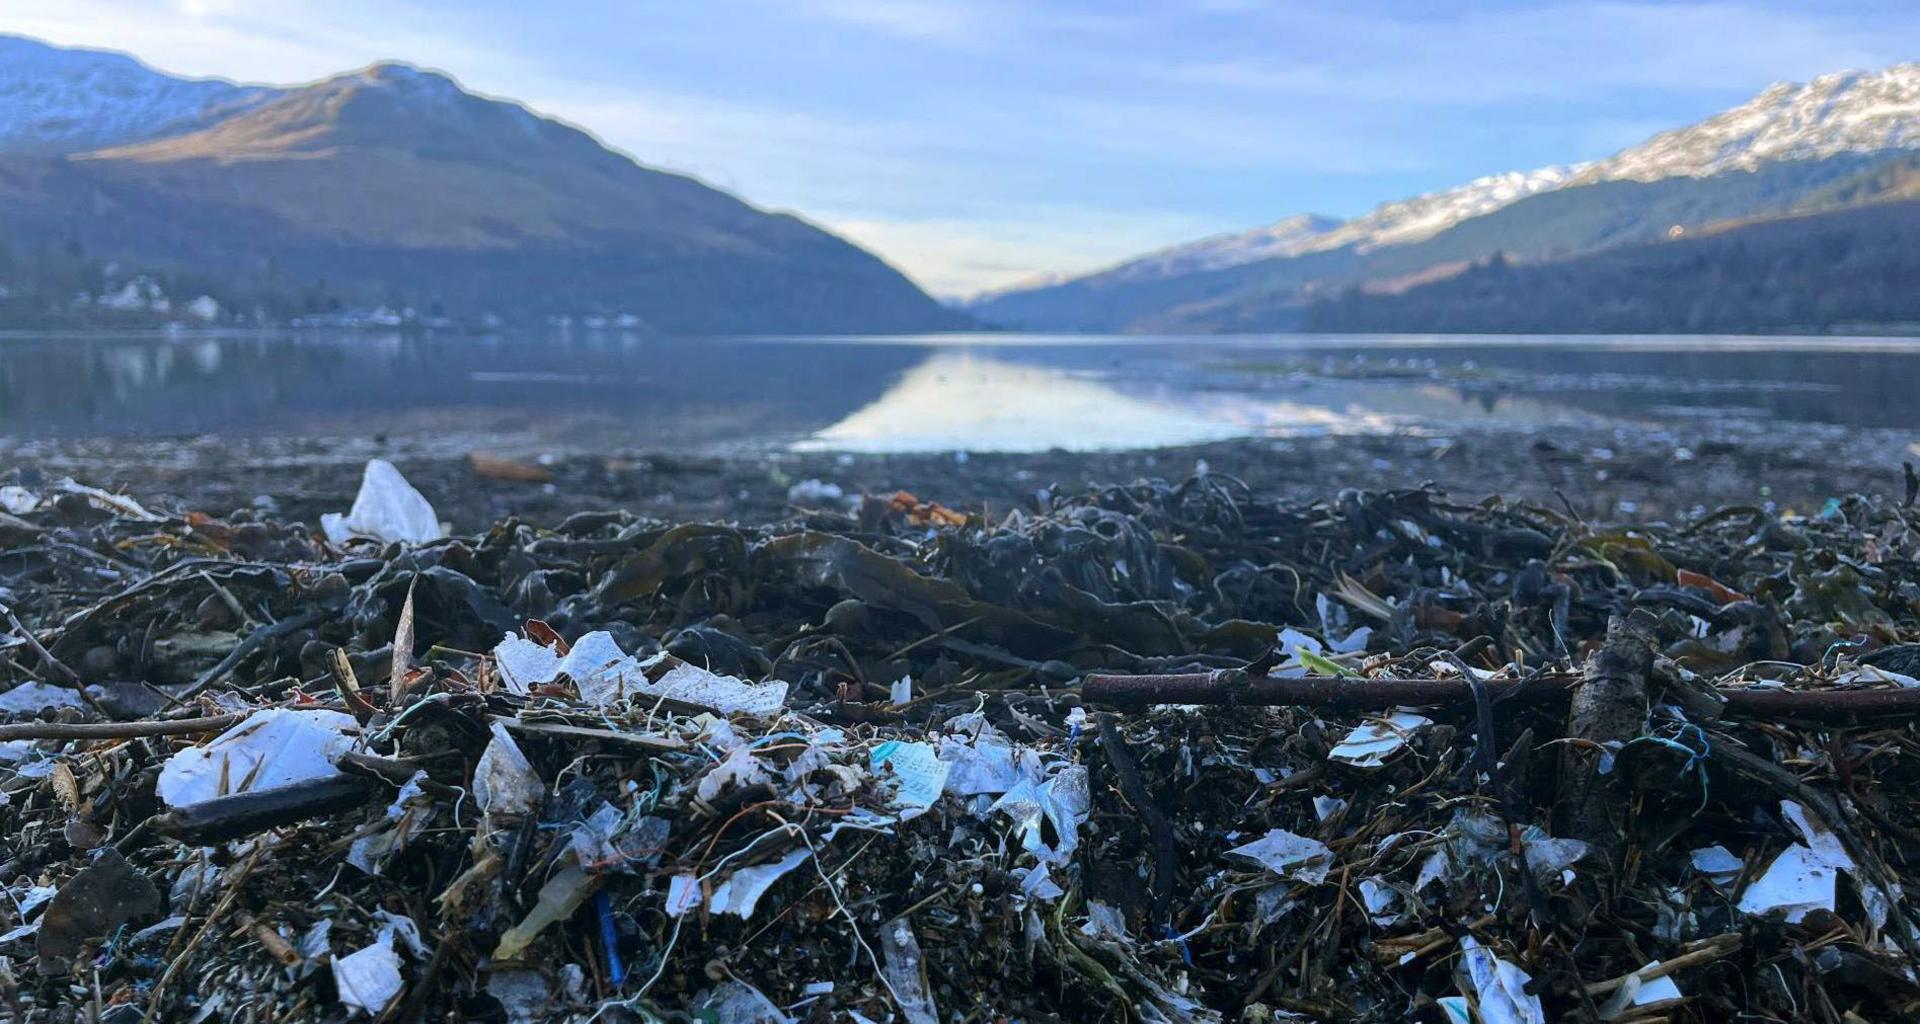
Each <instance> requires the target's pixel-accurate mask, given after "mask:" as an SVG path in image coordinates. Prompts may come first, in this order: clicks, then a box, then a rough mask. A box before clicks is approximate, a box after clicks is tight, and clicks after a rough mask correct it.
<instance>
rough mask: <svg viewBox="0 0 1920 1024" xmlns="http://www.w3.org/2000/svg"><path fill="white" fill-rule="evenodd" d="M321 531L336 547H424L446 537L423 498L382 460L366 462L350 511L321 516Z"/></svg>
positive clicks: (396, 470)
mask: <svg viewBox="0 0 1920 1024" xmlns="http://www.w3.org/2000/svg"><path fill="white" fill-rule="evenodd" d="M320 529H321V531H322V532H324V533H325V534H326V536H327V539H328V540H329V541H332V542H333V543H335V544H346V543H348V542H350V541H353V540H356V539H366V540H377V541H379V542H380V543H382V544H427V543H431V542H433V541H436V540H439V539H440V538H441V537H443V536H445V535H446V530H445V528H444V527H442V526H441V524H440V518H439V517H438V516H437V515H435V514H434V511H433V504H432V503H431V502H429V501H428V500H427V498H426V495H424V494H421V493H420V492H419V491H417V490H414V487H413V485H412V484H410V483H408V482H407V478H406V477H405V476H402V475H401V473H400V470H399V469H398V468H397V467H395V466H394V464H393V463H391V462H388V461H387V460H385V459H368V460H367V468H366V471H365V472H364V473H363V474H362V476H361V478H360V493H359V495H357V496H356V497H355V498H354V499H353V507H352V508H350V509H348V510H347V512H346V514H345V515H341V514H340V513H338V512H328V513H326V514H325V515H323V516H321V517H320Z"/></svg>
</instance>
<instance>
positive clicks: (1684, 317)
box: [1305, 199, 1920, 334]
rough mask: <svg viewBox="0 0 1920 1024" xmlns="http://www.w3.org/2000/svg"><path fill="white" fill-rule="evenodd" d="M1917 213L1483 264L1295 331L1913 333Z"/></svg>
mask: <svg viewBox="0 0 1920 1024" xmlns="http://www.w3.org/2000/svg"><path fill="white" fill-rule="evenodd" d="M1915 281H1920V201H1916V200H1914V199H1904V200H1889V201H1886V202H1881V203H1877V204H1874V205H1871V206H1855V207H1848V208H1843V209H1836V210H1830V211H1826V212H1820V213H1808V214H1799V215H1792V216H1784V217H1771V218H1766V219H1762V220H1758V221H1753V222H1750V223H1742V224H1727V225H1718V226H1715V227H1712V228H1709V229H1707V230H1704V231H1701V232H1697V233H1692V234H1690V235H1687V236H1683V237H1681V238H1678V239H1675V240H1672V241H1665V242H1657V243H1650V244H1643V245H1631V246H1622V247H1619V248H1615V249H1608V250H1604V251H1601V252H1597V253H1593V254H1591V255H1586V256H1579V257H1575V258H1572V259H1566V260H1554V261H1548V262H1542V263H1532V264H1516V263H1512V262H1509V261H1507V260H1504V259H1499V258H1495V259H1490V260H1488V261H1486V262H1483V263H1480V264H1476V265H1474V266H1472V267H1470V268H1468V269H1467V270H1465V271H1463V272H1461V273H1459V274H1456V275H1454V276H1451V277H1448V278H1445V279H1443V280H1438V281H1433V282H1430V283H1425V284H1421V285H1418V286H1415V287H1411V288H1407V289H1405V290H1403V291H1399V292H1395V293H1392V294H1368V293H1362V292H1360V291H1358V290H1353V291H1348V292H1346V293H1343V294H1341V295H1338V296H1334V297H1330V298H1323V299H1320V300H1318V301H1316V302H1315V303H1314V304H1313V305H1312V307H1310V308H1309V310H1308V311H1307V314H1306V324H1305V326H1306V327H1307V329H1308V330H1315V331H1333V332H1346V331H1368V332H1407V331H1418V332H1441V333H1445V332H1456V331H1467V332H1476V333H1551V334H1559V333H1608V334H1615V333H1619V334H1627V333H1672V332H1684V333H1689V334H1777V333H1791V334H1820V333H1843V334H1853V333H1878V332H1883V331H1887V330H1900V331H1902V332H1908V331H1911V330H1913V329H1914V327H1915V326H1916V325H1920V290H1916V289H1914V288H1913V286H1912V285H1913V282H1915Z"/></svg>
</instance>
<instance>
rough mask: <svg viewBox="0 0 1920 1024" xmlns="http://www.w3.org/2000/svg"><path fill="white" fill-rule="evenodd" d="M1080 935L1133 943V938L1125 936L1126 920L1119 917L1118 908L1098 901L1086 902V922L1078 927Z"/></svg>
mask: <svg viewBox="0 0 1920 1024" xmlns="http://www.w3.org/2000/svg"><path fill="white" fill-rule="evenodd" d="M1080 934H1082V935H1090V936H1092V937H1093V938H1096V939H1109V940H1114V941H1118V942H1132V941H1133V936H1131V935H1128V934H1127V919H1126V918H1125V917H1123V916H1121V914H1120V910H1119V908H1117V907H1115V906H1113V905H1112V904H1110V903H1102V902H1100V901H1099V900H1088V901H1087V922H1086V923H1085V924H1083V925H1081V926H1080Z"/></svg>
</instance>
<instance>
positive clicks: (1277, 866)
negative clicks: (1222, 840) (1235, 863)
mask: <svg viewBox="0 0 1920 1024" xmlns="http://www.w3.org/2000/svg"><path fill="white" fill-rule="evenodd" d="M1227 855H1228V856H1231V857H1240V858H1242V859H1245V860H1250V861H1253V862H1254V863H1256V864H1258V865H1260V866H1261V867H1263V868H1266V869H1267V870H1268V871H1271V872H1273V873H1274V874H1276V875H1279V876H1281V877H1282V878H1291V879H1293V880H1294V881H1297V882H1305V883H1307V884H1308V885H1319V884H1320V883H1322V882H1324V881H1326V880H1327V873H1328V872H1329V871H1331V870H1332V869H1333V859H1334V858H1333V850H1331V849H1330V848H1328V846H1327V844H1325V843H1323V842H1321V841H1320V840H1318V839H1310V838H1308V837H1306V836H1302V835H1296V834H1294V833H1292V832H1288V831H1287V830H1286V829H1280V828H1276V829H1273V830H1271V831H1269V832H1268V833H1267V834H1266V835H1264V836H1261V837H1260V838H1259V839H1256V840H1254V841H1253V842H1251V843H1244V844H1242V845H1240V846H1236V847H1234V848H1233V849H1231V850H1228V851H1227Z"/></svg>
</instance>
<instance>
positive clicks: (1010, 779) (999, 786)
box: [940, 722, 1040, 796]
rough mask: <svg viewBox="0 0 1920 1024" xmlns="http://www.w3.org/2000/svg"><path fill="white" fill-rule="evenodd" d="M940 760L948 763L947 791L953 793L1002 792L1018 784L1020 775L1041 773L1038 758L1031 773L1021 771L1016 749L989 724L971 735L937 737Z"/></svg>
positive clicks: (968, 794)
mask: <svg viewBox="0 0 1920 1024" xmlns="http://www.w3.org/2000/svg"><path fill="white" fill-rule="evenodd" d="M953 724H954V723H952V722H949V723H948V725H949V727H951V726H952V725H953ZM940 760H942V761H945V762H947V764H948V765H949V766H950V768H949V769H948V772H947V792H949V793H952V794H953V795H955V796H973V795H975V794H977V793H1005V792H1006V791H1007V790H1009V789H1012V788H1013V787H1014V786H1016V785H1019V783H1020V780H1021V778H1022V777H1023V776H1025V775H1027V774H1032V775H1034V776H1037V775H1039V773H1040V766H1039V763H1038V761H1037V760H1036V761H1035V763H1034V764H1033V765H1032V766H1031V772H1030V773H1029V772H1027V771H1023V769H1022V764H1021V762H1022V760H1023V759H1022V758H1021V757H1020V754H1019V751H1017V750H1016V749H1015V748H1014V746H1013V744H1012V743H1010V742H1008V740H1007V738H1006V737H1005V736H1003V735H1001V734H1000V733H999V732H998V731H997V730H995V729H994V728H993V727H992V726H990V725H984V726H983V727H982V728H981V730H980V731H979V732H977V733H975V734H973V735H971V736H942V737H940Z"/></svg>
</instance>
